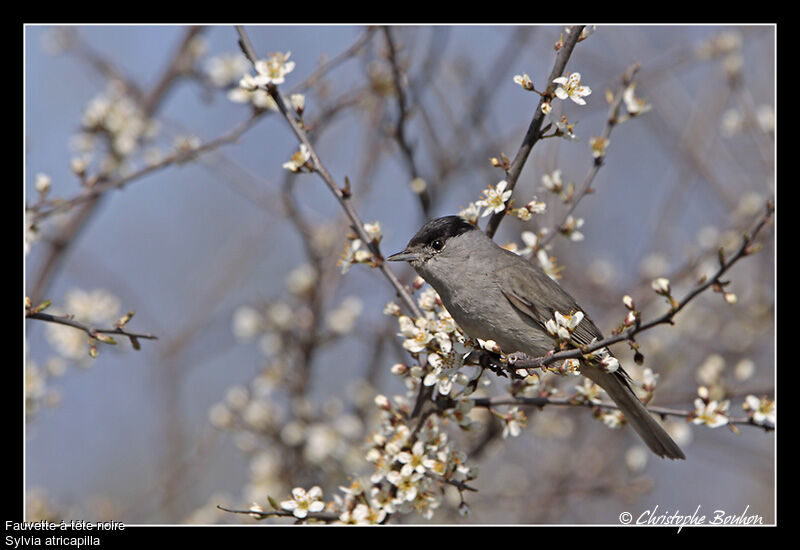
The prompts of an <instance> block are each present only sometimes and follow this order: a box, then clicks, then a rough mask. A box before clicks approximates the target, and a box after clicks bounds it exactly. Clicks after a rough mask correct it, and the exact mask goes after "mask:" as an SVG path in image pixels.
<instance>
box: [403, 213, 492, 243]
mask: <svg viewBox="0 0 800 550" xmlns="http://www.w3.org/2000/svg"><path fill="white" fill-rule="evenodd" d="M476 229H478V228H477V227H475V226H474V225H472V224H471V223H469V222H468V221H467V220H465V219H464V218H462V217H460V216H445V217H443V218H436V219H434V220H431V221H429V222H428V223H426V224H425V225H423V226H422V228H421V229H420V230H419V231H417V234H416V235H414V237H413V238H412V239H411V240H410V241H409V243H408V247H409V248H410V247H412V246H419V245H425V244H428V243H430V242H432V241H434V240H436V239H442V240H444V241H446V240H447V239H449V238H451V237H455V236H456V235H461V234H462V233H466V232H467V231H472V230H476Z"/></svg>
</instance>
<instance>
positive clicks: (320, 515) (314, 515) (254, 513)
mask: <svg viewBox="0 0 800 550" xmlns="http://www.w3.org/2000/svg"><path fill="white" fill-rule="evenodd" d="M217 508H218V509H220V510H222V511H223V512H230V513H232V514H244V515H247V516H251V517H253V518H254V519H259V520H260V519H267V518H275V517H277V518H292V519H296V520H299V519H301V518H298V517H297V516H295V515H294V514H292V512H288V511H285V510H272V511H269V512H265V511H263V510H234V509H232V508H226V507H225V506H222V505H220V504H218V505H217ZM302 519H318V520H320V521H325V522H328V523H330V522H332V521H339V516H338V515H336V514H333V513H331V512H309V513H308V515H307V516H306V517H305V518H302Z"/></svg>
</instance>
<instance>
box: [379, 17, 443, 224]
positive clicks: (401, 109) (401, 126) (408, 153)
mask: <svg viewBox="0 0 800 550" xmlns="http://www.w3.org/2000/svg"><path fill="white" fill-rule="evenodd" d="M383 34H384V36H385V37H386V45H387V47H388V53H389V55H388V58H389V64H390V65H391V67H392V79H393V81H394V88H395V90H396V91H397V111H398V113H397V122H396V123H395V126H394V138H395V141H396V142H397V145H398V146H399V147H400V151H401V152H402V153H403V159H404V160H405V163H406V167H407V168H408V172H409V176H410V178H409V181H411V180H414V179H416V178H418V177H420V174H419V169H418V168H417V163H416V161H415V160H414V149H413V148H412V146H411V144H410V143H409V142H408V136H407V135H406V125H407V122H408V115H409V113H408V105H407V103H408V100H407V98H406V92H405V87H404V86H403V75H402V74H401V73H400V65H399V62H398V59H397V48H396V46H395V44H394V39H393V38H392V32H391V29H390V28H389V27H383ZM416 194H417V195H418V196H419V201H420V206H421V207H422V214H423V215H424V216H425V219H426V220H427V219H428V218H429V217H430V209H431V197H430V193H429V192H428V190H427V189H423V190H422V191H421V192H419V193H416Z"/></svg>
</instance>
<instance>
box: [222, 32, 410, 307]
mask: <svg viewBox="0 0 800 550" xmlns="http://www.w3.org/2000/svg"><path fill="white" fill-rule="evenodd" d="M236 32H237V33H238V34H239V45H240V47H241V48H242V52H244V54H245V56H247V58H248V59H249V60H250V62H251V63H252V64H253V65H254V66H255V63H256V61H258V56H257V54H256V53H255V50H254V49H253V44H252V43H251V42H250V38H249V37H248V36H247V33H246V32H245V30H244V28H243V27H242V26H240V25H237V26H236ZM267 92H269V94H270V96H272V98H273V99H274V100H275V103H276V104H277V105H278V110H279V111H280V112H281V114H282V115H283V117H284V118H285V119H286V122H288V123H289V126H290V127H291V129H292V131H293V132H294V134H295V136H296V137H297V139H298V141H299V142H300V143H301V144H303V145H305V147H306V148H307V149H308V152H309V155H310V161H311V163H312V166H313V171H314V172H316V173H317V174H319V176H320V177H321V178H322V180H323V181H324V182H325V184H326V185H327V187H328V189H330V191H331V193H333V195H334V197H335V198H336V200H337V202H338V203H339V205H340V206H341V207H342V209H344V211H345V214H347V217H348V218H349V219H350V222H351V224H352V226H353V229H354V230H355V232H356V234H357V235H358V238H359V239H361V242H362V243H364V244H365V245H367V246H368V247H369V249H370V251H371V252H372V255H373V256H374V258H375V265H376V267H377V268H378V269H380V270H381V272H382V273H383V275H384V276H385V277H386V278H387V279H388V280H389V282H390V283H391V284H392V286H393V287H394V288H395V290H396V291H397V294H398V296H399V297H400V299H401V300H402V301H403V303H405V305H406V307H407V308H408V309H409V310H410V311H411V312H413V314H414V316H416V317H421V316H422V312H421V311H420V309H419V307H417V304H416V303H415V302H414V299H413V298H412V297H411V294H409V292H408V290H406V288H405V287H404V286H403V285H402V284H401V283H400V281H399V280H398V279H397V276H396V275H395V274H394V272H392V270H391V269H389V266H388V265H386V262H384V261H383V255H382V254H381V252H380V248H379V247H378V244H377V243H375V242H372V239H371V238H370V237H369V235H368V234H367V231H366V230H365V229H364V224H363V222H362V221H361V219H360V218H359V216H358V214H357V213H356V211H355V209H354V208H353V205H352V204H351V203H350V197H351V194H350V192H349V189H348V188H344V189H342V188H341V187H339V186H338V185H337V184H336V181H335V180H334V179H333V177H332V176H331V175H330V173H329V172H328V170H327V169H326V168H325V165H324V164H323V163H322V161H321V160H320V158H319V156H318V155H317V152H316V150H315V149H314V147H313V146H312V145H311V142H310V141H309V139H308V135H307V133H306V130H305V128H303V127H301V126H300V124H298V122H297V120H296V119H295V117H294V115H293V114H291V113H290V111H289V109H288V108H287V107H286V100H285V98H284V97H283V94H282V93H281V91H280V90H279V89H278V87H277V86H274V85H269V86H267Z"/></svg>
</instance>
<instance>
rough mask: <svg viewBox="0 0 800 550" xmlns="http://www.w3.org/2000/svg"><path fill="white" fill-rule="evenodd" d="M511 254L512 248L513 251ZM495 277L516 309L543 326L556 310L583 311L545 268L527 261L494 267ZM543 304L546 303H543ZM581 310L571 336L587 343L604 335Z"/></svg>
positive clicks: (579, 342) (565, 311) (576, 340)
mask: <svg viewBox="0 0 800 550" xmlns="http://www.w3.org/2000/svg"><path fill="white" fill-rule="evenodd" d="M512 254H513V252H512ZM497 281H498V284H499V285H500V290H501V292H502V293H503V295H504V296H505V297H506V298H507V299H508V301H509V302H511V305H513V306H514V307H515V308H516V309H517V310H519V311H520V312H522V313H524V314H525V315H527V316H528V317H529V318H531V319H532V320H533V321H534V322H536V323H537V324H538V325H540V326H541V327H542V329H544V327H545V323H546V322H547V321H548V320H549V319H553V318H554V316H555V312H556V311H558V312H559V313H561V314H562V315H565V316H566V315H570V314H572V313H575V312H577V311H582V310H581V308H580V307H579V306H578V304H577V303H576V302H575V300H574V299H573V298H572V296H570V295H569V294H567V292H566V291H565V290H564V289H562V288H561V287H560V286H559V285H558V283H556V282H555V281H553V280H552V279H551V278H550V277H548V276H547V275H546V274H545V273H544V272H541V271H539V272H537V268H536V267H535V266H534V265H532V264H530V263H528V262H524V263H518V262H514V263H513V264H512V265H508V266H506V267H503V268H501V269H499V270H498V271H497ZM543 304H546V305H543ZM583 313H584V318H583V320H582V321H581V322H580V324H579V325H578V326H577V327H576V328H575V331H574V332H573V333H572V337H573V339H574V340H575V342H577V343H578V344H582V345H585V344H589V343H591V342H592V340H594V339H595V338H597V339H600V338H602V337H603V335H602V333H601V332H600V330H599V329H598V328H597V327H596V326H595V324H594V323H593V322H592V320H591V319H589V317H588V316H587V315H586V313H585V312H583Z"/></svg>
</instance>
